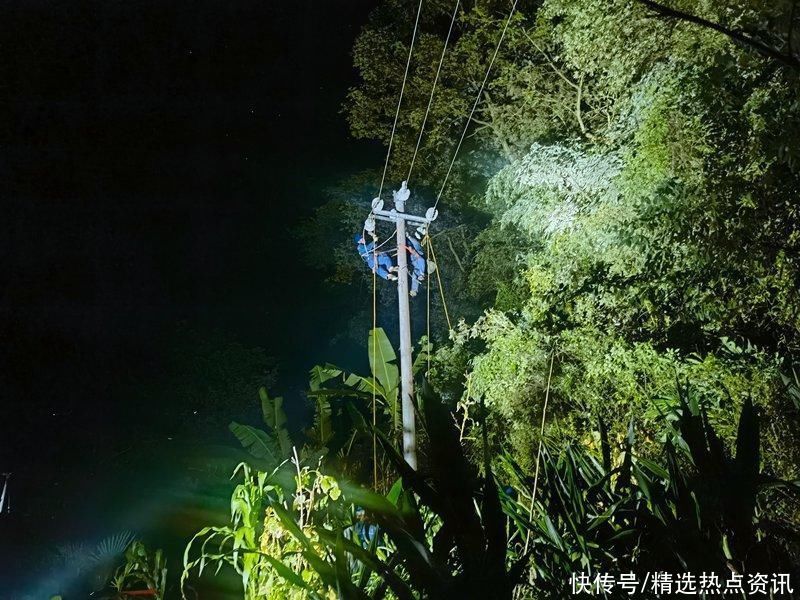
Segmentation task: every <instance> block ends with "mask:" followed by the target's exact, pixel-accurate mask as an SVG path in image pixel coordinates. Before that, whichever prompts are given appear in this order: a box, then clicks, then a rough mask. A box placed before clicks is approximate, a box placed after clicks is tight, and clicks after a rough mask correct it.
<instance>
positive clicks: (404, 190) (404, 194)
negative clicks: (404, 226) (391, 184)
mask: <svg viewBox="0 0 800 600" xmlns="http://www.w3.org/2000/svg"><path fill="white" fill-rule="evenodd" d="M406 184H407V182H405V181H404V182H403V184H402V185H401V186H400V189H399V190H397V191H396V192H392V195H393V196H394V201H395V203H397V202H405V201H406V200H408V198H409V197H410V196H411V190H409V189H408V186H407V185H406Z"/></svg>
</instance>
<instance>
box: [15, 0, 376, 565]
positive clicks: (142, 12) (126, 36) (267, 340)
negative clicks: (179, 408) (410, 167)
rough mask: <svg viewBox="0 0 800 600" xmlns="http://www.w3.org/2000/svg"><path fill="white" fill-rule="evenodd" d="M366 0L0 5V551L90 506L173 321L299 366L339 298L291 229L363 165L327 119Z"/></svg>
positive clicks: (130, 436) (367, 156)
mask: <svg viewBox="0 0 800 600" xmlns="http://www.w3.org/2000/svg"><path fill="white" fill-rule="evenodd" d="M374 3H375V0H339V1H335V2H330V1H325V0H317V1H314V2H312V1H309V0H305V1H303V0H301V1H293V2H285V1H284V2H272V1H270V0H256V1H238V2H226V1H218V2H211V1H201V2H192V3H189V2H163V1H161V0H158V1H129V0H126V1H124V2H123V1H121V0H98V1H96V2H77V1H76V2H69V1H63V2H55V1H51V2H41V1H37V0H30V1H27V2H22V3H3V4H2V7H0V56H1V58H0V64H2V71H0V102H1V103H2V106H1V107H0V111H1V112H0V124H1V125H0V144H1V145H2V147H1V148H0V182H2V183H1V185H2V193H1V195H0V197H2V199H3V200H2V202H3V211H2V220H0V223H1V225H0V227H2V230H1V233H0V236H1V237H0V262H1V263H2V279H1V280H0V285H1V288H0V340H2V354H1V356H0V357H1V359H2V362H1V363H0V367H1V368H2V370H1V371H0V471H13V472H14V476H13V477H14V479H13V480H12V481H13V483H14V485H13V486H12V491H14V492H15V497H14V500H15V506H14V513H13V517H14V519H16V525H17V528H16V530H15V533H14V534H12V533H8V530H6V534H4V536H5V538H4V540H3V541H5V542H6V543H9V542H10V541H11V542H13V541H14V540H17V539H18V538H19V537H20V535H21V534H20V531H26V530H28V528H32V529H31V531H34V530H36V531H39V530H37V529H36V527H38V528H39V529H42V528H48V529H52V530H53V531H70V527H69V523H68V521H69V515H70V513H71V512H72V509H71V507H70V506H69V502H70V498H72V497H74V495H75V494H76V490H79V492H77V493H79V494H81V495H83V496H84V497H85V496H92V497H93V498H92V500H90V504H91V503H92V502H100V503H102V500H101V499H98V497H99V496H102V494H103V493H104V491H103V480H102V477H103V475H102V468H99V467H98V464H99V463H100V462H102V459H103V447H104V444H108V443H110V442H109V440H110V439H113V442H114V447H117V446H119V445H120V440H122V441H123V442H131V441H134V442H135V440H136V439H139V438H140V437H141V436H142V435H143V432H142V425H141V421H139V420H136V421H135V422H120V419H119V418H117V417H118V415H119V414H126V415H129V414H130V412H131V411H130V408H131V407H130V406H129V407H127V409H126V410H125V411H121V410H120V408H119V403H120V402H129V401H130V400H129V399H128V398H123V397H122V396H121V395H120V394H119V393H118V392H117V390H118V389H119V387H120V385H121V384H122V382H124V381H128V380H129V379H130V378H131V377H132V376H135V377H138V378H140V379H141V378H142V377H144V378H145V379H146V377H147V369H148V366H149V365H152V364H153V362H154V361H156V360H158V357H159V356H161V355H162V354H163V353H164V348H161V347H159V346H158V344H159V343H160V342H159V340H162V339H163V338H164V336H165V332H169V331H171V330H173V329H174V328H175V326H176V324H177V323H179V322H184V323H186V324H187V326H188V327H190V328H191V329H193V330H196V331H199V332H201V334H202V332H205V331H209V332H210V331H218V332H219V331H221V332H222V335H223V336H225V337H227V338H228V339H231V340H233V341H236V342H240V343H241V344H243V345H245V346H262V347H264V348H265V350H266V351H267V353H269V354H271V355H273V356H275V357H276V359H278V360H279V362H282V363H283V364H284V365H285V364H290V365H294V366H293V367H290V368H289V371H290V372H289V373H288V374H286V376H287V377H288V378H290V379H291V377H293V376H296V373H292V372H291V370H292V368H294V369H295V371H297V372H302V371H303V370H306V369H308V368H309V367H310V366H312V364H313V363H312V362H311V360H309V362H308V363H307V364H301V365H298V364H296V363H297V359H298V357H300V356H302V355H303V353H304V351H305V349H306V348H309V347H312V346H315V345H318V344H319V343H320V342H321V340H323V339H324V338H325V336H327V335H329V334H330V333H331V331H330V320H328V319H325V312H326V311H328V310H331V309H336V307H332V306H329V305H327V303H328V300H327V299H326V297H325V296H324V289H323V288H322V287H321V286H320V285H319V282H318V281H316V278H317V277H318V275H317V274H315V273H314V274H310V275H311V276H309V272H307V269H306V268H305V267H304V266H303V265H302V263H301V261H300V257H299V250H298V248H297V245H298V242H297V241H296V240H295V239H294V238H293V237H292V236H291V235H290V233H289V230H290V228H291V227H292V226H293V225H294V224H295V223H296V222H297V220H298V219H299V218H301V217H302V216H304V215H306V214H307V213H308V211H309V210H310V209H311V208H313V207H314V206H316V205H318V204H320V203H322V202H323V201H324V195H323V193H322V189H323V187H324V186H325V185H327V184H331V183H334V182H335V181H336V179H337V178H338V177H339V175H342V174H347V173H352V172H354V171H358V170H361V169H363V168H366V167H372V166H375V165H376V164H377V163H378V162H379V160H380V157H378V158H376V156H377V155H379V154H380V152H378V153H377V154H375V153H373V152H372V150H373V148H372V147H370V146H368V145H364V144H357V143H355V142H353V141H352V140H349V139H348V135H347V130H346V125H345V122H344V118H343V116H342V115H341V114H340V112H339V111H340V106H341V102H342V100H343V97H344V94H345V93H346V90H347V88H348V86H350V85H353V84H354V83H355V80H356V76H355V74H354V72H353V71H352V69H351V66H350V60H351V57H350V47H351V45H352V42H353V40H354V38H355V36H356V34H357V32H358V30H359V29H360V27H361V26H362V25H363V23H364V22H365V21H366V18H367V15H368V12H369V9H370V8H371V6H372V5H373V4H374ZM345 234H346V235H349V234H348V233H345ZM309 354H311V353H309ZM135 401H136V402H137V406H136V407H135V410H137V411H141V414H142V415H149V417H148V418H152V417H153V415H158V412H159V411H160V410H162V409H164V407H163V406H158V405H154V402H153V401H151V400H149V399H148V398H147V397H142V398H138V399H136V400H135ZM223 427H224V425H223ZM54 486H55V487H54ZM59 486H60V487H59ZM65 488H66V489H67V490H68V491H65V492H62V491H60V490H62V489H65ZM47 503H49V504H50V505H51V507H52V510H45V513H37V514H31V512H30V511H31V510H32V509H31V508H30V507H35V510H36V511H41V510H42V509H41V507H42V506H43V504H44V505H47ZM65 505H66V506H65ZM26 511H27V512H26ZM2 519H6V521H4V523H3V525H5V526H6V527H7V526H8V519H7V518H6V517H3V518H0V520H2ZM26 519H27V520H26ZM42 523H45V525H42ZM73 529H74V528H73ZM2 538H3V535H0V539H2ZM34 539H42V540H46V539H47V538H46V536H45V537H42V538H34ZM0 577H2V571H0Z"/></svg>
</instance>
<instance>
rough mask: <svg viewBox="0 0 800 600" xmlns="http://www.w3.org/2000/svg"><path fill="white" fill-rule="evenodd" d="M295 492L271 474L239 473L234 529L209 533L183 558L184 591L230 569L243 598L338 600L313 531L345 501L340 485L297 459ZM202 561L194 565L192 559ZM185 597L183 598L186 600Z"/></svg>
mask: <svg viewBox="0 0 800 600" xmlns="http://www.w3.org/2000/svg"><path fill="white" fill-rule="evenodd" d="M293 465H294V467H295V469H296V474H295V476H294V481H293V489H287V488H284V487H283V486H282V485H281V484H280V483H279V482H278V479H277V478H276V475H277V470H276V471H273V472H272V473H271V474H267V473H265V472H260V471H253V470H252V469H251V468H250V467H249V466H248V465H246V464H241V465H239V467H237V469H236V472H235V473H234V476H236V475H238V474H239V473H241V475H242V478H243V481H242V482H241V483H240V484H238V485H237V486H236V488H235V489H234V492H233V496H232V498H231V524H230V525H229V526H226V527H206V528H204V529H202V530H200V531H199V532H198V533H197V534H196V535H195V536H194V537H193V538H192V540H191V541H190V542H189V544H188V545H187V547H186V551H185V554H184V571H183V575H182V577H181V585H182V587H184V586H185V584H186V582H187V581H188V580H189V577H190V576H191V574H192V573H193V572H196V573H197V575H198V576H200V575H202V574H203V572H204V571H205V569H206V568H208V567H215V568H216V570H217V571H219V569H220V568H221V567H222V566H224V565H229V566H231V567H232V568H233V569H234V570H235V571H236V573H238V574H239V575H240V577H241V580H242V585H243V589H244V598H246V599H247V600H250V599H256V598H269V599H276V600H277V599H281V600H283V599H284V598H290V599H296V600H301V599H307V598H336V594H335V593H334V592H333V591H332V590H331V589H329V587H328V586H327V585H326V581H325V577H324V573H320V570H319V569H318V565H319V563H320V562H321V560H322V559H321V558H320V556H319V552H320V549H321V544H320V541H319V539H318V534H317V532H316V529H315V526H314V520H315V518H316V516H317V513H318V512H322V513H326V514H327V509H328V508H329V506H330V505H331V504H332V503H335V502H336V501H338V500H339V499H340V497H341V491H340V489H339V487H338V485H337V483H336V481H335V480H333V479H332V478H330V477H328V476H326V475H323V474H322V473H321V472H320V471H319V470H318V469H313V468H311V467H309V466H307V465H306V466H303V465H301V462H300V460H299V459H298V458H297V456H296V455H295V457H294V458H293ZM195 550H196V551H197V552H198V554H199V556H198V557H197V558H194V559H192V553H193V552H194V551H195ZM185 597H186V596H185V594H184V598H185Z"/></svg>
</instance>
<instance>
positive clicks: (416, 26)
mask: <svg viewBox="0 0 800 600" xmlns="http://www.w3.org/2000/svg"><path fill="white" fill-rule="evenodd" d="M422 2H423V0H419V7H418V8H417V19H416V21H414V32H413V33H412V34H411V45H410V46H409V47H408V59H407V60H406V70H405V73H403V84H402V85H401V86H400V97H399V98H398V99H397V110H396V111H395V114H394V123H392V133H391V135H390V136H389V147H388V148H387V150H386V162H385V163H384V165H383V175H382V176H381V187H380V188H379V189H378V198H380V197H381V194H382V193H383V184H384V183H385V182H386V171H387V169H388V168H389V156H390V155H391V154H392V143H393V142H394V132H395V131H396V130H397V119H398V118H399V117H400V105H401V104H402V103H403V94H404V93H405V91H406V81H407V80H408V69H409V67H410V66H411V55H412V54H413V53H414V42H415V41H416V39H417V29H419V16H420V14H422Z"/></svg>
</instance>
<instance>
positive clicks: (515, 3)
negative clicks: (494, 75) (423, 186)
mask: <svg viewBox="0 0 800 600" xmlns="http://www.w3.org/2000/svg"><path fill="white" fill-rule="evenodd" d="M518 2H519V0H514V4H513V5H512V6H511V12H510V13H508V19H506V24H505V26H504V27H503V32H502V33H501V34H500V39H499V40H498V41H497V47H496V48H495V49H494V54H493V55H492V60H491V61H490V62H489V68H488V69H486V75H485V76H484V77H483V81H482V82H481V87H480V88H479V89H478V94H477V96H475V102H474V103H473V105H472V110H471V111H470V113H469V117H467V122H466V123H465V124H464V131H462V132H461V138H460V139H459V140H458V145H457V146H456V151H455V152H454V153H453V160H451V161H450V166H449V167H448V169H447V174H446V175H445V176H444V181H443V182H442V187H441V189H440V190H439V195H437V196H436V202H435V203H434V205H433V207H434V208H436V207H437V206H438V205H439V200H441V198H442V194H443V193H444V188H445V186H446V185H447V179H448V178H449V177H450V172H451V171H452V170H453V165H454V164H455V162H456V158H457V157H458V151H459V150H461V144H462V143H463V142H464V138H465V137H466V135H467V130H468V129H469V124H470V121H472V117H473V115H474V114H475V109H476V108H478V103H479V102H480V101H481V95H482V94H483V89H484V88H485V87H486V82H487V81H488V80H489V74H490V73H491V72H492V67H493V66H494V61H495V59H496V58H497V54H498V53H499V52H500V46H502V44H503V39H504V38H505V37H506V31H508V26H509V25H510V24H511V18H512V17H513V16H514V12H515V11H516V10H517V3H518Z"/></svg>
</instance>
